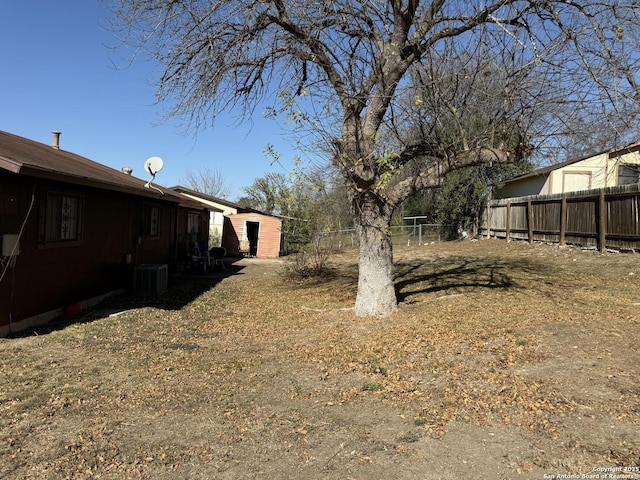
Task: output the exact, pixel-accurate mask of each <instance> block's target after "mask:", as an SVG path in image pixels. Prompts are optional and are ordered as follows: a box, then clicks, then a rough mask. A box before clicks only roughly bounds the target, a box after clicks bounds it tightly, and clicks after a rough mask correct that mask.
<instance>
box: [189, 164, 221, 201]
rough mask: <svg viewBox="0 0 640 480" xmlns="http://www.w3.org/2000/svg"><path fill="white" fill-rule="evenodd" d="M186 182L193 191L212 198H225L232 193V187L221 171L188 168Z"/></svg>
mask: <svg viewBox="0 0 640 480" xmlns="http://www.w3.org/2000/svg"><path fill="white" fill-rule="evenodd" d="M185 182H186V184H187V187H189V188H190V189H191V190H195V191H196V192H200V193H204V194H207V195H210V196H212V197H218V198H225V197H226V196H227V195H229V191H230V187H229V185H228V184H227V182H226V181H225V179H224V176H223V175H222V173H221V172H220V170H213V169H211V168H209V167H201V168H200V169H198V170H193V169H191V168H188V169H187V171H186V174H185Z"/></svg>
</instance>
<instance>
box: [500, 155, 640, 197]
mask: <svg viewBox="0 0 640 480" xmlns="http://www.w3.org/2000/svg"><path fill="white" fill-rule="evenodd" d="M639 180H640V142H637V143H633V144H631V145H627V146H625V147H622V148H616V149H612V150H607V151H605V152H600V153H598V154H596V155H589V156H586V157H581V158H577V159H574V160H569V161H567V162H563V163H559V164H557V165H552V166H549V167H545V168H541V169H539V170H535V171H533V172H530V173H527V174H524V175H520V176H519V177H516V178H513V179H511V180H509V181H508V182H506V183H505V184H504V186H503V187H501V188H499V189H497V190H496V191H495V192H494V198H512V197H524V196H528V195H547V194H553V193H566V192H575V191H578V190H589V189H592V188H604V187H615V186H618V185H628V184H632V183H638V181H639Z"/></svg>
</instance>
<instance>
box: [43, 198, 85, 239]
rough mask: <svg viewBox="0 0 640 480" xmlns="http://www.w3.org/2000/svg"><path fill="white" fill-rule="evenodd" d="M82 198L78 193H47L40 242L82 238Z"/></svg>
mask: <svg viewBox="0 0 640 480" xmlns="http://www.w3.org/2000/svg"><path fill="white" fill-rule="evenodd" d="M83 207H84V199H83V197H82V196H79V195H71V194H66V193H58V192H49V193H47V196H46V199H45V205H44V209H43V210H44V215H43V218H42V221H41V227H40V241H41V243H63V242H79V241H81V240H82V227H83Z"/></svg>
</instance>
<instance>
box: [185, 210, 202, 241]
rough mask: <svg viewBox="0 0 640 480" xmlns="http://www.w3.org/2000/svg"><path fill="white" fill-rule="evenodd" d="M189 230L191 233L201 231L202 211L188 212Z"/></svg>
mask: <svg viewBox="0 0 640 480" xmlns="http://www.w3.org/2000/svg"><path fill="white" fill-rule="evenodd" d="M187 231H188V232H189V233H194V234H196V235H197V234H198V233H200V213H199V212H188V214H187Z"/></svg>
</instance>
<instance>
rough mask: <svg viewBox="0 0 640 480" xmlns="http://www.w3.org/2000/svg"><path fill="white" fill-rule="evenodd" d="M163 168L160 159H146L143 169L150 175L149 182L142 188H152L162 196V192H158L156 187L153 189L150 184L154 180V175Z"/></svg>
mask: <svg viewBox="0 0 640 480" xmlns="http://www.w3.org/2000/svg"><path fill="white" fill-rule="evenodd" d="M163 166H164V162H163V161H162V159H161V158H160V157H150V158H148V159H147V161H146V162H144V169H145V170H146V171H147V172H149V173H150V174H151V180H149V181H148V182H147V183H146V184H145V185H144V186H145V187H146V188H153V189H154V190H157V191H158V192H160V194H161V195H164V193H163V192H162V190H160V189H159V188H158V187H154V186H153V185H151V182H153V181H154V180H155V179H156V173H158V172H159V171H160V170H162V167H163Z"/></svg>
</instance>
